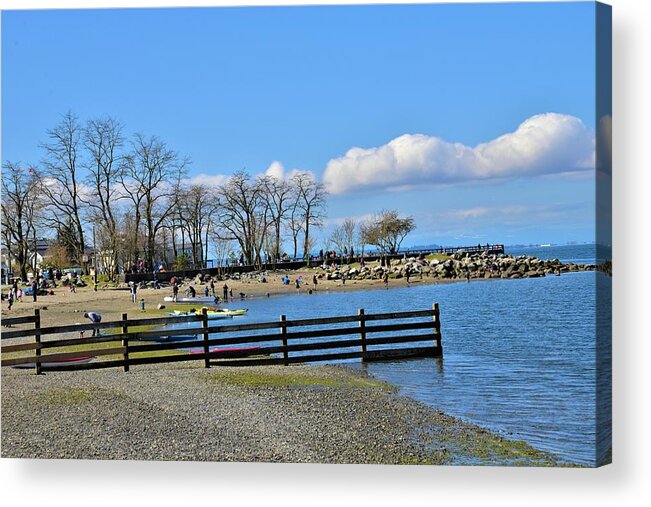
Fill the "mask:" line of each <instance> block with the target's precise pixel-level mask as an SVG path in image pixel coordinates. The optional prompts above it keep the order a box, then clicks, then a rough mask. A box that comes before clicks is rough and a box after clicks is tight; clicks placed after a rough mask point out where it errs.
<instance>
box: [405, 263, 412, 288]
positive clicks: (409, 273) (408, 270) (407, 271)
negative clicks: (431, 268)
mask: <svg viewBox="0 0 651 507" xmlns="http://www.w3.org/2000/svg"><path fill="white" fill-rule="evenodd" d="M410 276H411V269H409V267H408V268H407V269H405V278H406V279H407V287H409V277H410Z"/></svg>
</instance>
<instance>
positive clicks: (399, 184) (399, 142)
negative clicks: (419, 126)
mask: <svg viewBox="0 0 651 507" xmlns="http://www.w3.org/2000/svg"><path fill="white" fill-rule="evenodd" d="M594 146H595V140H594V133H593V132H592V130H591V129H589V128H588V127H587V126H586V125H585V124H584V123H583V122H582V121H581V120H580V119H579V118H576V117H574V116H570V115H563V114H557V113H546V114H540V115H536V116H533V117H531V118H529V119H527V120H526V121H524V122H523V123H522V124H521V125H520V126H519V127H518V128H517V130H516V131H515V132H511V133H508V134H504V135H502V136H500V137H498V138H496V139H494V140H492V141H489V142H487V143H482V144H479V145H477V146H475V147H470V146H466V145H464V144H461V143H449V142H447V141H444V140H443V139H440V138H438V137H433V136H427V135H423V134H404V135H402V136H400V137H397V138H395V139H393V140H391V141H389V142H388V143H387V144H385V145H383V146H380V147H376V148H357V147H355V148H351V149H350V150H348V152H347V153H346V154H345V155H344V156H343V157H340V158H336V159H332V160H330V161H329V162H328V164H327V166H326V169H325V172H324V175H323V179H324V182H325V184H326V188H327V189H328V191H330V192H331V193H333V194H343V193H346V192H351V191H354V190H365V189H386V190H404V189H407V188H413V187H414V186H415V185H423V184H446V183H458V182H465V181H482V180H489V179H495V178H509V177H516V176H533V175H544V174H562V173H567V172H573V171H585V170H589V169H593V168H594Z"/></svg>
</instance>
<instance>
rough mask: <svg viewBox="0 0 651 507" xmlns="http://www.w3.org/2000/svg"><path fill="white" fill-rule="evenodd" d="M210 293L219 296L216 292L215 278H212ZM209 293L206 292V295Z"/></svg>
mask: <svg viewBox="0 0 651 507" xmlns="http://www.w3.org/2000/svg"><path fill="white" fill-rule="evenodd" d="M210 293H211V295H212V297H217V295H216V294H215V281H214V280H213V279H211V280H210ZM207 295H208V294H206V296H207Z"/></svg>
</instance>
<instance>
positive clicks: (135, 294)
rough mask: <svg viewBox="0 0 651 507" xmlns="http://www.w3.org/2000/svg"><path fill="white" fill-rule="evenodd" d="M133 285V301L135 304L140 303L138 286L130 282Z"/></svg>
mask: <svg viewBox="0 0 651 507" xmlns="http://www.w3.org/2000/svg"><path fill="white" fill-rule="evenodd" d="M129 284H130V285H131V301H133V302H134V304H135V303H137V302H138V295H137V294H138V286H137V285H136V284H135V283H134V282H129Z"/></svg>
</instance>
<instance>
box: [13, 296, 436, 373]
mask: <svg viewBox="0 0 651 507" xmlns="http://www.w3.org/2000/svg"><path fill="white" fill-rule="evenodd" d="M379 321H393V322H390V323H380V324H375V323H376V322H379ZM190 322H197V323H200V326H201V327H192V328H187V327H185V328H166V327H164V326H166V325H168V324H183V323H190ZM2 324H3V326H11V327H13V326H16V325H20V324H33V327H29V328H26V329H16V330H8V331H3V333H2V341H3V342H5V341H6V340H10V339H18V338H29V337H32V336H33V337H34V341H29V342H25V343H17V344H11V345H2V347H1V352H2V366H3V367H4V366H22V367H33V368H34V369H35V371H36V373H37V374H38V373H41V372H44V371H66V370H87V369H98V368H112V367H121V368H124V371H129V367H130V366H133V365H139V364H152V363H171V362H177V361H198V360H199V361H203V362H204V366H205V367H206V368H209V367H210V366H211V365H221V366H249V365H263V364H284V365H289V364H291V363H304V362H315V361H332V360H341V359H351V358H360V359H362V360H363V361H378V360H383V359H397V358H411V357H436V356H441V355H442V353H443V348H442V346H441V323H440V319H439V307H438V303H435V304H434V305H432V309H428V310H416V311H407V312H392V313H379V314H366V313H365V312H364V310H363V309H360V310H359V311H358V313H357V315H348V316H341V317H325V318H314V319H300V320H287V319H286V318H285V316H284V315H281V316H280V319H279V321H277V322H260V323H249V324H233V325H230V324H229V325H212V326H211V325H210V322H209V320H208V315H207V314H206V310H205V309H204V310H203V311H202V313H200V314H197V315H190V316H182V317H165V318H147V319H131V320H129V319H128V318H127V314H126V313H124V314H122V319H121V320H119V321H113V322H102V323H99V324H74V325H69V326H56V327H41V319H40V314H39V310H35V312H34V315H33V316H28V317H17V318H6V319H3V320H2ZM341 324H354V325H352V326H343V327H339V326H340V325H341ZM369 324H371V325H369ZM137 326H138V327H142V326H147V327H151V326H156V327H157V329H155V330H148V331H140V330H134V329H133V328H135V327H137ZM315 327H318V328H317V329H314V328H315ZM93 329H95V330H98V331H99V330H106V329H112V330H113V334H101V335H100V334H98V335H97V336H83V335H84V333H86V332H88V331H92V330H93ZM130 329H131V331H130ZM62 333H75V334H76V333H79V337H74V338H65V339H53V340H50V339H47V340H43V339H42V338H43V337H51V336H53V335H60V334H62ZM379 333H381V334H380V335H379V336H378V334H379ZM211 335H213V337H211ZM215 335H217V336H219V337H217V338H215V337H214V336H215ZM354 335H357V336H356V337H355V338H353V337H352V336H354ZM333 337H339V338H337V339H329V338H333ZM349 337H350V338H349ZM324 338H325V339H326V340H325V341H324V340H323V339H324ZM150 341H155V343H153V342H152V343H149V342H150ZM418 342H420V345H419V346H412V345H413V344H414V343H418ZM94 344H103V345H104V347H106V348H94V349H93V348H92V345H94ZM404 344H410V346H404ZM383 345H384V346H385V347H381V346H383ZM386 345H392V347H386ZM89 346H90V347H89ZM233 346H236V347H233ZM62 347H74V349H75V350H74V351H69V350H68V351H63V352H62V351H59V352H56V349H61V348H62ZM188 349H189V350H188ZM22 351H33V352H34V355H31V356H21V357H11V358H6V354H11V353H17V352H22ZM165 351H172V353H171V354H166V353H165ZM152 353H155V354H154V355H152ZM161 353H162V354H161ZM111 356H112V357H111ZM82 357H84V358H92V361H91V362H87V363H80V362H75V360H80V358H82ZM101 357H104V358H106V359H104V360H99V361H97V360H96V359H98V358H101ZM116 357H117V358H116ZM66 362H68V363H67V364H66ZM71 362H73V363H75V364H72V363H71ZM55 363H56V364H55ZM59 363H64V364H59Z"/></svg>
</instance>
